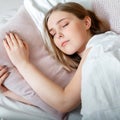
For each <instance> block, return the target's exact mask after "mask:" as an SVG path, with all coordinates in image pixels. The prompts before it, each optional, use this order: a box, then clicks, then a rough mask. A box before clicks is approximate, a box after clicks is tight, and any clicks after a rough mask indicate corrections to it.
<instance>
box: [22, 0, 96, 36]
mask: <svg viewBox="0 0 120 120" xmlns="http://www.w3.org/2000/svg"><path fill="white" fill-rule="evenodd" d="M93 1H94V0H43V1H42V2H40V1H39V0H24V6H25V8H26V10H27V11H28V13H29V14H30V15H31V17H32V19H33V21H34V22H35V24H36V26H37V27H38V29H39V30H40V32H41V34H42V35H44V34H43V32H44V31H43V19H44V15H45V13H46V12H47V11H48V10H49V9H50V8H51V7H52V6H54V5H56V4H57V3H59V2H61V3H65V2H77V3H80V4H81V5H83V6H84V7H85V8H86V9H89V10H92V2H93Z"/></svg>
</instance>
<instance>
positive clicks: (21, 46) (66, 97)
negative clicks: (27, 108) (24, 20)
mask: <svg viewBox="0 0 120 120" xmlns="http://www.w3.org/2000/svg"><path fill="white" fill-rule="evenodd" d="M44 26H45V33H46V36H48V37H49V39H46V43H47V46H48V49H49V50H50V52H51V53H52V54H53V55H54V56H55V58H56V59H57V60H58V61H59V62H60V63H61V64H63V67H64V68H65V69H67V70H69V71H70V70H73V69H76V73H75V75H74V77H73V78H72V80H71V81H70V83H69V84H68V85H67V86H66V87H65V88H64V89H63V88H61V87H60V86H58V85H56V84H55V83H54V82H52V81H51V80H49V79H48V78H47V77H46V76H44V75H43V74H42V73H41V72H40V71H39V70H38V69H37V68H36V67H35V66H34V65H33V64H32V63H31V61H30V60H29V54H30V53H29V46H28V45H27V43H26V42H25V41H23V40H21V39H20V38H19V36H18V35H17V34H16V33H9V34H8V35H6V39H5V40H4V41H3V44H4V47H5V49H6V51H7V54H8V56H9V58H10V60H11V62H12V63H13V64H14V66H15V67H16V68H17V69H18V71H19V72H20V74H21V75H22V76H23V77H24V79H25V80H26V81H27V82H28V84H29V85H30V86H31V87H32V88H33V90H34V91H35V92H36V93H37V94H38V95H39V96H40V98H42V99H43V101H45V102H46V103H47V104H49V105H50V106H52V107H53V108H55V109H56V110H58V111H61V112H63V113H66V112H69V111H71V110H73V109H74V108H76V106H78V105H79V104H80V103H81V104H82V106H84V104H85V101H86V100H85V99H84V97H83V96H84V95H85V94H86V95H88V96H89V97H90V95H91V94H92V93H93V94H94V92H97V95H98V96H99V95H101V93H99V89H101V90H102V85H103V84H102V82H104V81H105V82H106V87H108V89H104V90H103V91H104V92H103V91H102V92H103V94H105V95H106V93H107V95H106V96H109V97H110V98H111V99H112V100H111V103H108V102H107V99H108V97H105V98H104V99H105V100H104V102H103V103H102V102H100V106H99V108H98V110H99V111H100V110H102V109H106V106H109V108H110V107H113V106H114V107H115V106H117V105H118V103H119V102H117V103H116V102H115V101H114V95H113V94H111V91H110V90H111V89H114V88H115V86H114V85H116V84H112V85H110V84H109V83H110V82H113V83H114V82H115V81H116V79H117V80H119V78H120V75H119V74H118V69H116V71H114V73H115V74H116V77H114V79H113V78H111V77H110V74H111V72H113V71H112V68H113V67H116V68H118V65H120V63H119V62H118V61H119V50H120V46H119V44H120V42H119V41H120V40H119V38H120V36H119V35H117V34H116V33H113V32H111V31H109V32H105V33H102V31H101V28H100V21H99V20H98V19H97V18H96V16H95V15H94V14H93V13H92V12H91V11H88V10H86V9H85V8H83V7H82V6H81V5H80V4H77V3H74V2H68V3H64V4H62V3H60V4H58V5H56V6H55V7H53V8H52V9H51V10H50V11H49V12H48V13H47V14H46V16H45V19H44ZM104 57H105V59H104ZM112 61H113V62H112ZM115 62H116V63H117V64H115ZM114 65H115V66H114ZM103 68H104V69H103ZM3 69H5V68H3ZM94 70H96V71H94ZM5 71H7V70H5ZM106 71H107V72H106ZM5 73H6V74H4V75H5V76H4V77H2V78H3V80H2V79H0V80H1V83H2V82H3V81H4V80H5V78H6V76H8V73H7V72H5ZM31 73H32V74H31ZM96 73H97V75H98V77H96ZM99 73H100V74H99ZM101 73H102V74H101ZM63 79H64V78H63ZM95 80H97V81H98V80H99V82H98V84H99V86H100V87H99V88H97V87H95V91H93V89H92V88H89V89H88V90H84V88H83V85H84V84H85V83H86V82H95ZM118 84H119V82H118ZM86 89H87V88H86ZM118 91H119V90H118ZM118 93H119V92H115V93H114V94H115V95H118ZM51 96H52V97H51ZM116 97H117V96H116ZM101 99H102V98H101ZM116 99H118V101H120V98H119V97H117V98H116ZM92 100H94V98H92V97H91V99H90V101H92ZM88 101H89V100H88ZM90 101H89V102H90ZM91 104H92V103H91ZM119 105H120V104H119ZM89 107H90V106H88V108H89ZM92 107H93V106H92ZM94 107H95V106H94ZM104 107H105V108H104ZM99 111H98V112H99ZM85 114H87V113H84V112H83V116H84V115H85ZM88 114H90V113H88ZM96 115H98V114H96ZM116 117H117V116H116Z"/></svg>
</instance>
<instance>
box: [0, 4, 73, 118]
mask: <svg viewBox="0 0 120 120" xmlns="http://www.w3.org/2000/svg"><path fill="white" fill-rule="evenodd" d="M9 31H12V32H16V33H18V35H19V36H20V37H21V39H23V40H26V41H27V42H28V44H29V46H30V60H31V62H32V63H33V64H34V65H35V66H36V67H37V68H38V69H40V70H41V71H42V72H43V74H45V75H46V76H48V77H49V78H50V79H51V80H53V81H54V82H56V83H57V84H59V85H60V86H62V87H65V86H66V85H67V84H68V82H69V81H70V80H71V78H72V76H73V74H74V72H67V71H66V70H65V69H63V67H62V66H61V65H60V64H59V63H58V62H57V61H56V60H55V59H54V58H53V57H52V56H51V55H50V54H49V53H48V51H47V50H46V48H45V46H44V44H43V41H42V37H41V33H40V31H39V30H38V29H37V27H36V25H35V24H34V22H33V20H32V19H31V17H30V16H29V14H28V12H27V11H26V9H25V8H24V7H23V6H22V7H21V8H20V10H19V11H18V13H17V14H16V16H15V17H13V18H12V19H11V20H10V21H9V22H7V24H5V25H4V26H3V27H2V28H0V65H7V66H8V67H9V69H10V76H9V77H8V78H7V79H6V80H5V82H4V85H5V86H6V87H7V88H8V89H9V90H11V91H13V92H14V93H16V94H17V95H20V96H23V97H24V98H25V99H26V100H28V101H30V102H31V103H32V104H33V105H35V106H37V107H39V108H40V109H42V110H44V111H46V112H48V113H50V114H51V115H53V116H54V117H55V118H56V119H57V120H59V119H61V117H62V115H63V114H62V113H59V112H58V111H56V110H55V109H53V108H52V107H50V106H49V105H47V104H46V103H44V102H43V101H42V99H41V98H40V97H39V96H38V95H37V94H36V93H35V92H34V91H33V90H32V89H31V87H30V86H29V85H28V84H27V82H26V81H25V80H24V79H23V77H22V76H21V75H20V74H19V72H18V71H17V69H16V68H15V67H14V66H13V65H12V63H11V62H10V60H9V58H8V56H7V53H6V51H5V49H4V46H3V39H4V38H5V34H6V33H7V32H9ZM19 62H20V61H19ZM25 69H26V68H25ZM31 74H32V73H31ZM51 97H52V96H51Z"/></svg>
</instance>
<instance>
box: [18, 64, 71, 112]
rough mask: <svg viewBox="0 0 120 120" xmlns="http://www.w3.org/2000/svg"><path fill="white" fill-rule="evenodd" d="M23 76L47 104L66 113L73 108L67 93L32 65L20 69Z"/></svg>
mask: <svg viewBox="0 0 120 120" xmlns="http://www.w3.org/2000/svg"><path fill="white" fill-rule="evenodd" d="M18 70H19V72H20V73H21V75H22V76H23V77H24V79H25V80H26V81H27V82H28V84H29V85H30V86H31V87H32V88H33V90H34V91H35V92H36V93H37V94H38V95H39V96H40V98H42V99H43V100H44V101H45V102H46V103H47V104H49V105H50V106H52V107H54V108H55V109H57V110H59V111H64V110H65V109H66V111H67V109H69V107H71V106H70V105H69V104H70V103H69V101H70V100H69V101H68V99H69V98H68V97H69V96H67V94H66V91H65V90H64V89H63V88H62V87H60V86H58V85H57V84H55V83H54V82H53V81H52V80H49V79H48V78H47V77H46V76H44V75H43V74H42V73H41V72H40V71H39V70H38V69H37V68H36V67H35V66H34V65H32V64H31V63H27V64H25V66H21V67H19V68H18Z"/></svg>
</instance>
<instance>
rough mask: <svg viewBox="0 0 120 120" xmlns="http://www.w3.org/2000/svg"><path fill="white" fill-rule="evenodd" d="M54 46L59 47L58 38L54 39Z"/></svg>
mask: <svg viewBox="0 0 120 120" xmlns="http://www.w3.org/2000/svg"><path fill="white" fill-rule="evenodd" d="M54 44H55V46H57V47H58V48H59V49H60V41H59V40H54Z"/></svg>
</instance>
